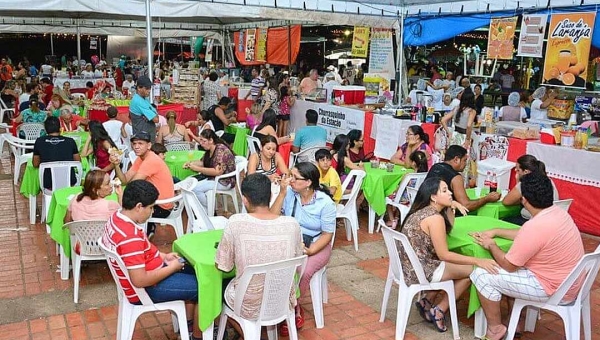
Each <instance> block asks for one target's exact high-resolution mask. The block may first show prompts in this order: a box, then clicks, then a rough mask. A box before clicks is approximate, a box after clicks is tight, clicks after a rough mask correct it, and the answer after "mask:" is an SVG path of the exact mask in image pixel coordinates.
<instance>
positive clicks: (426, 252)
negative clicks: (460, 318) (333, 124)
mask: <svg viewBox="0 0 600 340" xmlns="http://www.w3.org/2000/svg"><path fill="white" fill-rule="evenodd" d="M454 209H459V210H461V212H463V213H465V214H466V209H465V208H464V207H463V206H462V205H460V204H459V203H457V202H456V201H453V200H452V192H451V191H450V189H449V188H448V185H446V182H444V181H443V180H441V179H440V178H437V177H434V178H428V179H426V180H425V181H424V182H423V184H421V186H420V187H419V191H418V192H417V196H416V197H415V200H414V202H413V204H412V207H411V208H410V211H409V212H408V215H407V216H406V219H405V220H404V223H403V224H402V226H401V228H400V231H401V232H402V233H403V234H405V235H406V237H407V238H408V240H409V241H410V244H411V246H412V248H413V249H414V250H415V253H416V255H417V257H418V258H419V261H420V262H421V265H422V267H423V271H424V272H425V276H426V277H427V279H428V280H429V281H431V282H440V281H446V280H454V291H455V293H456V297H457V298H458V297H459V296H461V295H462V293H463V292H464V291H465V290H466V289H467V288H468V287H469V285H470V284H471V281H470V280H469V275H470V274H471V272H472V271H473V266H478V267H481V268H484V269H486V270H487V271H488V272H490V273H497V272H498V264H497V263H496V261H494V260H491V259H479V258H475V257H469V256H464V255H460V254H457V253H454V252H451V251H449V250H448V243H447V240H446V236H447V235H448V234H449V233H450V231H451V230H452V224H453V223H454ZM400 260H401V261H402V271H403V272H404V277H405V280H406V281H407V283H408V284H415V283H418V279H417V276H416V274H415V272H414V270H412V269H411V268H412V264H411V263H410V261H409V259H408V256H406V253H405V252H404V251H403V252H401V254H400ZM438 294H439V295H440V298H439V299H437V300H436V296H437V295H438ZM436 301H437V303H436ZM415 305H416V306H417V309H418V310H419V314H420V315H421V317H422V318H423V319H425V320H426V321H428V322H433V325H434V327H435V328H436V329H437V330H438V331H439V332H445V331H447V330H448V328H447V327H446V318H445V313H446V311H447V310H448V307H449V300H448V295H447V294H445V293H440V292H437V291H430V292H428V293H427V294H425V296H424V297H423V298H421V299H420V300H419V301H417V302H416V303H415Z"/></svg>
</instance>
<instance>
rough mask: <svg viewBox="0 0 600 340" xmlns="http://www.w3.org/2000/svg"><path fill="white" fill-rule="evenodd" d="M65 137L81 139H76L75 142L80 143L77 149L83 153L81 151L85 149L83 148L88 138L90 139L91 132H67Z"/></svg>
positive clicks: (64, 134)
mask: <svg viewBox="0 0 600 340" xmlns="http://www.w3.org/2000/svg"><path fill="white" fill-rule="evenodd" d="M62 135H63V136H65V137H71V138H73V137H79V138H74V139H75V142H80V143H78V144H77V148H78V149H79V152H81V149H83V146H84V145H85V142H86V141H87V140H88V138H89V137H90V134H89V132H86V131H73V132H65V133H63V134H62Z"/></svg>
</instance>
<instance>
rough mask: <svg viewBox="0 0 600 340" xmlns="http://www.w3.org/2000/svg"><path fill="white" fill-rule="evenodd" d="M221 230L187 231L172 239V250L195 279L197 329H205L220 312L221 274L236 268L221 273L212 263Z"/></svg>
mask: <svg viewBox="0 0 600 340" xmlns="http://www.w3.org/2000/svg"><path fill="white" fill-rule="evenodd" d="M222 236H223V230H210V231H205V232H201V233H194V234H186V235H183V236H182V237H180V238H179V239H177V240H175V242H173V251H174V252H176V253H178V254H179V255H181V256H183V257H185V258H186V259H187V261H188V263H190V264H191V265H192V266H194V271H195V272H196V278H197V280H198V312H199V313H198V314H199V319H200V320H199V321H200V324H199V325H200V329H201V330H202V331H205V330H206V329H208V327H209V326H210V325H211V324H212V323H213V321H214V320H215V318H216V317H217V316H219V314H221V307H222V304H223V291H222V290H223V288H222V285H223V278H230V277H234V276H235V271H232V272H230V273H223V272H222V271H220V270H218V269H217V268H216V267H215V255H216V253H217V248H216V243H217V242H219V241H221V237H222Z"/></svg>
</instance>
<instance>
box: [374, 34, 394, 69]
mask: <svg viewBox="0 0 600 340" xmlns="http://www.w3.org/2000/svg"><path fill="white" fill-rule="evenodd" d="M369 73H379V74H382V75H386V78H387V79H388V80H389V79H391V78H392V77H393V75H394V47H393V46H392V30H391V29H387V28H373V30H372V32H371V49H370V53H369Z"/></svg>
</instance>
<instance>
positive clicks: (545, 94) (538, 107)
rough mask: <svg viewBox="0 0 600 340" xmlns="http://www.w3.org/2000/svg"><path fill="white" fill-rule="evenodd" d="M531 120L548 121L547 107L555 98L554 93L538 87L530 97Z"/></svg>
mask: <svg viewBox="0 0 600 340" xmlns="http://www.w3.org/2000/svg"><path fill="white" fill-rule="evenodd" d="M531 97H532V98H533V101H532V102H531V119H548V106H550V104H552V101H553V100H554V98H556V92H555V91H547V90H546V88H545V87H543V86H542V87H538V88H537V90H535V91H534V92H533V94H532V95H531Z"/></svg>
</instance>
